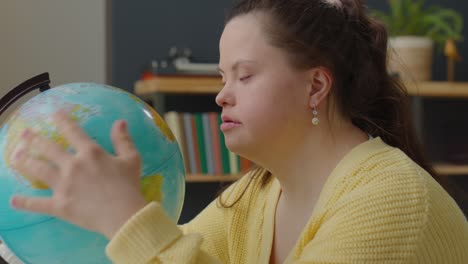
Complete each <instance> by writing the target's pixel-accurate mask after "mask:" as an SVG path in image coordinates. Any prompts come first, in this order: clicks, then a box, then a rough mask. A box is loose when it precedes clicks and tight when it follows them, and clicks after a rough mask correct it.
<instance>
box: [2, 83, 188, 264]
mask: <svg viewBox="0 0 468 264" xmlns="http://www.w3.org/2000/svg"><path fill="white" fill-rule="evenodd" d="M59 109H65V110H67V111H68V113H70V115H71V117H72V118H73V119H74V120H76V122H77V123H78V124H79V125H80V126H81V127H82V129H83V130H84V131H85V132H86V133H87V134H88V135H89V137H90V138H92V139H93V140H95V141H96V142H97V143H98V144H99V145H100V146H101V147H102V148H104V149H105V150H106V151H108V152H109V153H111V154H113V153H114V150H113V147H112V143H111V139H110V131H111V127H112V124H113V123H114V122H115V121H116V120H119V119H124V120H126V121H127V124H128V126H127V127H128V130H129V133H130V135H131V138H132V139H133V141H134V143H135V146H136V148H137V149H138V151H139V153H140V156H141V158H142V170H141V178H140V183H141V191H142V193H143V195H144V197H145V199H146V200H147V201H148V202H149V201H158V202H160V203H161V204H162V206H163V208H164V210H165V211H166V212H167V214H168V215H169V216H170V217H171V218H172V219H173V220H174V222H177V220H178V218H179V216H180V212H181V208H182V203H183V199H184V193H185V174H184V173H185V169H184V165H183V160H182V155H181V152H180V150H179V147H178V144H177V142H176V140H175V137H174V135H173V134H172V132H171V131H170V129H169V128H168V126H167V125H166V123H165V122H164V121H163V119H162V118H161V117H160V116H159V115H158V114H157V112H156V111H155V110H153V109H152V108H151V107H150V106H149V105H147V104H146V103H145V102H143V101H141V100H140V99H138V98H137V97H135V96H134V95H132V94H130V93H127V92H125V91H124V90H121V89H118V88H115V87H111V86H108V85H101V84H94V83H71V84H65V85H61V86H57V87H55V88H52V89H49V90H46V91H44V92H42V93H40V94H38V95H36V96H34V97H33V98H31V99H29V100H28V101H26V102H25V103H24V104H23V105H22V106H21V107H19V108H18V109H17V110H15V111H14V112H13V113H12V114H11V115H10V116H9V117H8V118H7V120H6V121H5V122H4V124H3V126H2V127H1V129H0V156H1V157H0V240H2V241H3V242H4V243H5V245H6V246H7V247H8V248H9V249H10V250H11V251H12V252H13V253H14V254H15V255H16V256H17V257H18V258H19V259H20V260H21V261H22V262H24V263H26V264H46V263H47V264H52V263H79V264H83V263H110V261H109V260H108V259H107V257H106V255H105V246H106V244H107V243H108V241H107V240H106V238H105V237H104V236H102V235H100V234H97V233H94V232H91V231H88V230H84V229H82V228H79V227H78V226H75V225H73V224H70V223H68V222H65V221H62V220H60V219H58V218H55V217H52V216H49V215H42V214H34V213H29V212H23V211H19V210H15V209H13V208H11V207H10V204H9V200H10V198H11V196H12V195H14V194H20V195H26V196H36V197H38V196H50V195H51V194H52V191H51V190H50V189H49V188H48V187H47V186H46V185H44V184H43V183H41V182H37V181H33V180H30V178H28V175H20V174H19V173H18V172H16V171H15V170H13V169H12V168H11V167H10V161H9V160H10V158H9V157H10V154H11V153H12V151H14V149H15V146H16V145H17V144H18V143H19V141H20V133H21V131H23V130H24V129H25V128H30V129H31V130H33V131H36V132H38V133H40V134H42V135H45V136H47V137H49V138H51V139H52V140H54V141H55V142H57V143H58V144H60V145H61V146H63V147H64V148H66V149H67V150H69V151H70V152H73V148H72V147H71V146H69V144H68V143H67V142H66V140H65V139H64V138H63V137H62V136H61V135H60V133H59V132H58V130H57V128H56V127H55V125H54V124H53V122H52V121H51V116H52V114H53V113H54V112H56V111H57V110H59ZM108 202H109V205H111V204H112V202H113V201H108Z"/></svg>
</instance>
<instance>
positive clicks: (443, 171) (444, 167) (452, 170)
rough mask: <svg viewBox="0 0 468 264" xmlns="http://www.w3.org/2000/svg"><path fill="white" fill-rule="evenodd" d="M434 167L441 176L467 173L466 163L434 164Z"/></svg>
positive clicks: (467, 166)
mask: <svg viewBox="0 0 468 264" xmlns="http://www.w3.org/2000/svg"><path fill="white" fill-rule="evenodd" d="M434 169H435V171H436V172H437V173H439V174H440V175H441V176H463V175H468V164H467V165H453V164H444V163H440V164H436V165H434Z"/></svg>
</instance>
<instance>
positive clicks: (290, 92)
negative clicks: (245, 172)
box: [216, 13, 312, 158]
mask: <svg viewBox="0 0 468 264" xmlns="http://www.w3.org/2000/svg"><path fill="white" fill-rule="evenodd" d="M263 19H265V17H264V15H262V14H260V13H253V14H247V15H242V16H238V17H236V18H234V19H232V20H231V21H230V22H229V23H228V24H227V25H226V27H225V29H224V32H223V34H222V36H221V40H220V46H219V48H220V62H219V69H220V74H221V75H222V77H223V82H224V83H225V84H224V87H223V89H222V90H221V92H220V93H219V94H218V96H217V97H216V102H217V104H218V105H220V106H221V107H222V108H223V111H222V114H223V120H224V122H223V125H222V126H221V129H222V130H223V132H224V135H225V139H226V145H227V147H228V148H229V149H230V150H231V151H233V152H236V153H239V154H240V155H244V156H246V157H247V158H254V157H255V155H257V154H258V152H262V151H263V152H265V151H267V152H271V151H276V153H277V154H280V153H281V150H282V149H283V148H284V147H287V144H289V143H291V141H297V140H298V138H297V137H301V136H303V134H302V133H304V130H305V129H307V127H310V126H311V125H310V119H311V118H312V113H311V111H310V107H309V101H308V100H309V94H308V93H309V91H308V90H307V86H308V85H309V79H308V76H307V74H306V72H305V71H300V70H297V69H296V68H294V67H292V65H291V63H290V61H289V60H288V57H287V54H286V53H285V52H284V51H283V50H282V49H280V48H277V47H274V46H272V45H271V44H270V43H269V42H268V37H267V35H266V34H265V32H264V29H263V26H262V21H263ZM277 151H279V152H277Z"/></svg>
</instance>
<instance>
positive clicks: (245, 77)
mask: <svg viewBox="0 0 468 264" xmlns="http://www.w3.org/2000/svg"><path fill="white" fill-rule="evenodd" d="M250 77H252V75H247V76H244V77H241V78H239V80H240V81H247V80H248V79H250Z"/></svg>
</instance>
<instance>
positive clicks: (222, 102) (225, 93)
mask: <svg viewBox="0 0 468 264" xmlns="http://www.w3.org/2000/svg"><path fill="white" fill-rule="evenodd" d="M215 101H216V104H217V105H219V106H220V107H224V106H226V105H232V104H233V103H234V96H233V95H232V92H231V91H229V88H228V86H227V85H224V86H223V89H221V91H220V92H219V93H218V94H217V95H216V100H215Z"/></svg>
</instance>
